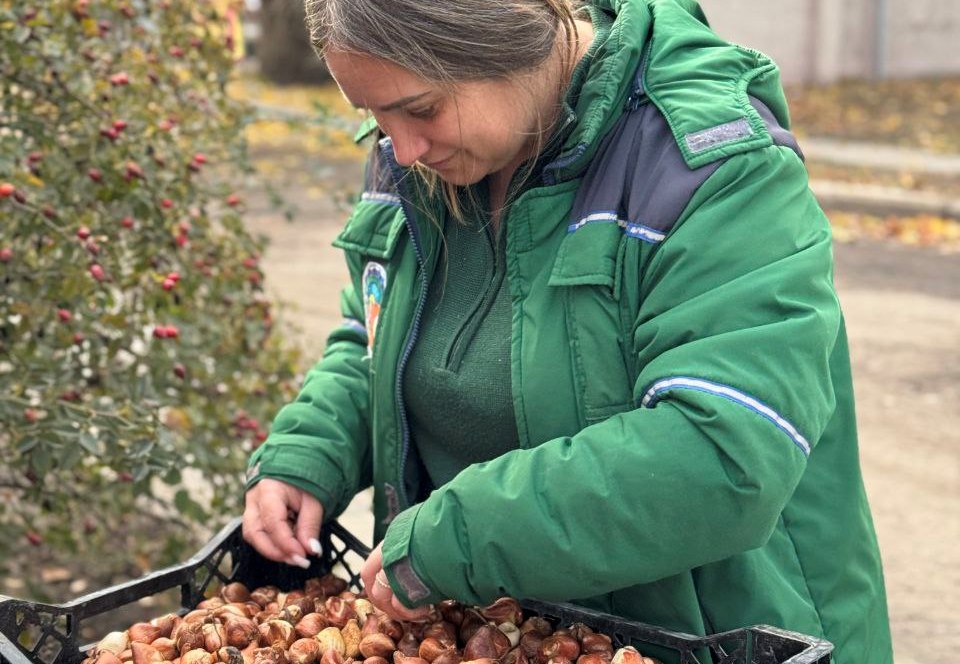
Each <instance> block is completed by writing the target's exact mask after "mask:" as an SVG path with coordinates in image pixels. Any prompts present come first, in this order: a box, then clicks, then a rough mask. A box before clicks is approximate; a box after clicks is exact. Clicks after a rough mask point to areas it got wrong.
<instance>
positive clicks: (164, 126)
mask: <svg viewBox="0 0 960 664" xmlns="http://www.w3.org/2000/svg"><path fill="white" fill-rule="evenodd" d="M154 82H156V81H154ZM157 128H158V129H160V131H170V130H171V129H173V123H172V122H170V121H169V120H161V121H160V122H158V123H157Z"/></svg>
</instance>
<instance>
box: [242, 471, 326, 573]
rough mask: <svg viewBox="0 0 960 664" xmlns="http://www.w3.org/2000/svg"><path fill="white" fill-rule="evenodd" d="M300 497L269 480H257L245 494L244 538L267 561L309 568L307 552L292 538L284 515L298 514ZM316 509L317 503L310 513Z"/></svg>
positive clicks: (301, 500) (282, 483)
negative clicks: (267, 559) (268, 559)
mask: <svg viewBox="0 0 960 664" xmlns="http://www.w3.org/2000/svg"><path fill="white" fill-rule="evenodd" d="M303 494H305V492H303V491H302V490H300V489H298V488H296V487H294V486H290V485H289V484H286V483H284V482H279V481H277V480H269V479H266V480H261V481H260V482H258V483H257V484H256V485H255V486H254V487H253V488H252V489H250V491H248V492H247V496H246V509H245V510H244V516H243V523H244V530H243V532H244V537H245V538H246V539H247V541H249V542H250V543H251V544H252V545H253V546H254V548H256V549H257V551H259V552H260V553H261V554H263V555H264V556H266V557H267V558H270V559H271V560H277V561H280V562H286V563H288V564H290V565H297V566H299V567H309V565H310V562H309V561H308V560H307V558H306V554H307V549H306V548H305V547H304V546H303V545H301V544H300V542H299V541H298V540H297V538H296V537H295V536H294V533H293V528H292V527H291V524H290V517H289V516H288V515H289V514H291V513H293V514H296V513H298V512H299V510H300V506H301V503H302V502H303V499H302V498H303ZM311 498H312V496H311ZM314 500H316V499H314ZM318 508H319V503H317V506H316V508H314V512H313V513H314V514H315V513H316V512H317V511H319V510H318ZM310 518H311V519H312V518H313V517H312V516H311V517H310Z"/></svg>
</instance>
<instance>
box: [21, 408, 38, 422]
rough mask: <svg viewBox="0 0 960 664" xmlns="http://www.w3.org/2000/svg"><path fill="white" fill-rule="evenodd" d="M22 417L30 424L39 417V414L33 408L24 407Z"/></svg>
mask: <svg viewBox="0 0 960 664" xmlns="http://www.w3.org/2000/svg"><path fill="white" fill-rule="evenodd" d="M23 419H25V420H26V421H27V422H29V423H30V424H33V423H34V422H36V421H37V420H39V419H40V414H39V413H38V412H37V411H35V410H34V409H33V408H25V409H24V411H23Z"/></svg>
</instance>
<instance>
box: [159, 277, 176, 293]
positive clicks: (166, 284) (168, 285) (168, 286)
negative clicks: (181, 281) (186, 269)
mask: <svg viewBox="0 0 960 664" xmlns="http://www.w3.org/2000/svg"><path fill="white" fill-rule="evenodd" d="M176 285H177V282H176V281H174V280H173V279H169V278H168V279H164V280H163V284H162V286H163V290H165V291H168V290H173V288H174V286H176Z"/></svg>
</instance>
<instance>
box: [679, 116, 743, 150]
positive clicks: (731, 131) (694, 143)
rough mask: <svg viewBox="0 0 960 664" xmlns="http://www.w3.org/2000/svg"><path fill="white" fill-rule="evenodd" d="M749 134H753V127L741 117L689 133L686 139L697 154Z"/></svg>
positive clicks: (688, 145) (688, 146) (690, 148)
mask: <svg viewBox="0 0 960 664" xmlns="http://www.w3.org/2000/svg"><path fill="white" fill-rule="evenodd" d="M747 136H753V127H751V126H750V123H749V122H747V120H746V119H745V118H740V119H739V120H734V121H733V122H727V123H725V124H722V125H717V126H716V127H710V128H709V129H704V130H703V131H697V132H694V133H692V134H687V135H686V136H685V137H684V140H685V141H686V142H687V148H688V149H689V150H690V152H692V153H694V154H697V153H699V152H704V151H705V150H709V149H710V148H715V147H717V146H718V145H725V144H726V143H733V142H735V141H739V140H740V139H743V138H746V137H747Z"/></svg>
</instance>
